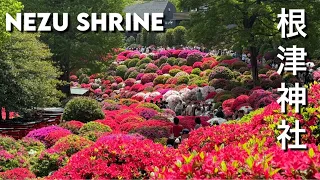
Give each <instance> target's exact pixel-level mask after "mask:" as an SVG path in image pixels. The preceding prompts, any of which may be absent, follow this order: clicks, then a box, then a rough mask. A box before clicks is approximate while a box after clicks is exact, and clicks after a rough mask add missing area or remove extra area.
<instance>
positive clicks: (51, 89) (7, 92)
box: [0, 32, 63, 112]
mask: <svg viewBox="0 0 320 180" xmlns="http://www.w3.org/2000/svg"><path fill="white" fill-rule="evenodd" d="M38 38H39V34H36V33H21V32H14V33H12V35H11V38H10V39H9V40H8V41H6V42H5V43H4V44H3V46H2V48H1V50H0V59H1V61H0V66H1V73H0V82H1V83H0V107H4V108H5V109H6V110H7V111H15V112H24V111H25V110H27V109H29V108H33V107H46V106H52V105H59V100H60V98H61V97H62V96H63V94H62V93H61V92H60V91H58V90H57V89H56V86H57V85H58V84H59V83H60V81H59V80H57V79H56V78H57V77H59V75H60V73H59V71H58V69H57V68H55V67H54V66H53V65H52V62H51V61H50V57H51V53H50V50H49V48H48V47H47V45H45V44H44V43H41V42H40V41H39V40H38Z"/></svg>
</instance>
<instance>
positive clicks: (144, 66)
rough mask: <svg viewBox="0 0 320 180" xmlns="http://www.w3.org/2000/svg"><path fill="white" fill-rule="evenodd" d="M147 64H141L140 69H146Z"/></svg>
mask: <svg viewBox="0 0 320 180" xmlns="http://www.w3.org/2000/svg"><path fill="white" fill-rule="evenodd" d="M147 65H148V64H146V63H143V64H140V65H139V67H138V69H140V70H141V69H143V70H144V69H145V68H146V67H147Z"/></svg>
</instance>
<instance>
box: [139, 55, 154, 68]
mask: <svg viewBox="0 0 320 180" xmlns="http://www.w3.org/2000/svg"><path fill="white" fill-rule="evenodd" d="M151 61H152V59H150V58H148V57H147V58H143V59H141V60H140V61H139V62H138V63H137V64H136V66H140V65H141V64H148V63H150V62H151Z"/></svg>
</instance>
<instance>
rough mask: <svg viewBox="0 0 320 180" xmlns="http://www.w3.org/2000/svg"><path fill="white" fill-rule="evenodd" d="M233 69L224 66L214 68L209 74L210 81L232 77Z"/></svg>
mask: <svg viewBox="0 0 320 180" xmlns="http://www.w3.org/2000/svg"><path fill="white" fill-rule="evenodd" d="M232 78H233V73H232V71H231V70H230V69H229V68H227V67H224V66H217V67H214V68H213V69H212V72H211V74H210V76H209V81H211V80H212V79H232Z"/></svg>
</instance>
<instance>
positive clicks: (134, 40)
mask: <svg viewBox="0 0 320 180" xmlns="http://www.w3.org/2000/svg"><path fill="white" fill-rule="evenodd" d="M135 42H136V39H135V38H134V37H133V36H130V37H128V38H127V39H126V44H127V46H130V45H131V44H134V43H135Z"/></svg>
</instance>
